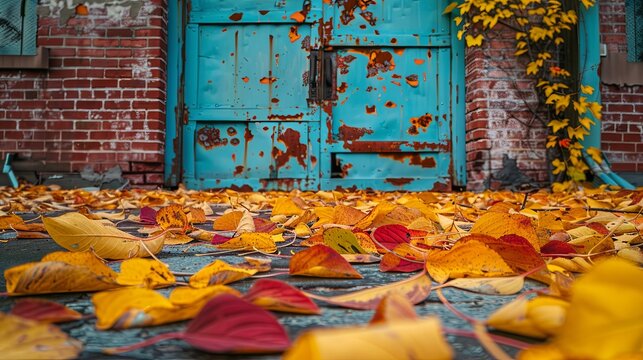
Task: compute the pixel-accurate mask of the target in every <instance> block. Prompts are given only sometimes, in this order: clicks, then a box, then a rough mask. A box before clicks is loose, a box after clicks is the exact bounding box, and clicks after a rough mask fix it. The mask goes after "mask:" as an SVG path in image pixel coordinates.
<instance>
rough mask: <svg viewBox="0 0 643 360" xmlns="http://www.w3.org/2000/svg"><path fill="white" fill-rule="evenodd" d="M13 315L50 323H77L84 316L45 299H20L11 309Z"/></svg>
mask: <svg viewBox="0 0 643 360" xmlns="http://www.w3.org/2000/svg"><path fill="white" fill-rule="evenodd" d="M11 315H16V316H20V317H23V318H26V319H31V320H36V321H43V322H49V323H61V322H67V321H75V320H80V319H82V318H83V315H82V314H81V313H79V312H77V311H74V310H72V309H70V308H68V307H66V306H65V305H62V304H59V303H57V302H53V301H49V300H44V299H20V300H18V302H16V304H15V305H14V306H13V308H12V309H11Z"/></svg>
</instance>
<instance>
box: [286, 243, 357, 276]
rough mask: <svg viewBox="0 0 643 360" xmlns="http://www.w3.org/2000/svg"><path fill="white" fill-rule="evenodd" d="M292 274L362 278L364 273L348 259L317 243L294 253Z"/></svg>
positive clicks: (291, 262) (291, 261) (291, 266)
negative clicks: (358, 270)
mask: <svg viewBox="0 0 643 360" xmlns="http://www.w3.org/2000/svg"><path fill="white" fill-rule="evenodd" d="M290 274H291V275H302V276H317V277H327V278H348V279H361V278H362V275H360V273H358V272H357V270H355V269H354V268H353V267H352V266H351V264H349V263H348V261H346V260H344V258H343V257H342V256H341V255H339V254H338V253H337V252H336V251H335V250H333V249H332V248H330V247H328V246H326V245H315V246H313V247H311V248H310V249H306V250H303V251H300V252H298V253H296V254H295V255H293V257H292V258H291V259H290Z"/></svg>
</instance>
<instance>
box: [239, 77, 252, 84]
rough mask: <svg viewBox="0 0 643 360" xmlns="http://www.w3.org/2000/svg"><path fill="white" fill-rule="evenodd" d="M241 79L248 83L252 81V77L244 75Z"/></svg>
mask: <svg viewBox="0 0 643 360" xmlns="http://www.w3.org/2000/svg"><path fill="white" fill-rule="evenodd" d="M241 80H243V82H244V83H247V82H248V81H250V78H249V77H247V76H244V77H242V78H241Z"/></svg>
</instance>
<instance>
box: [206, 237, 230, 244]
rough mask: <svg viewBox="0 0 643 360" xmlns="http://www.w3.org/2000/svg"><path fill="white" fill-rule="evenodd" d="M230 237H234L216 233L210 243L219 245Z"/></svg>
mask: <svg viewBox="0 0 643 360" xmlns="http://www.w3.org/2000/svg"><path fill="white" fill-rule="evenodd" d="M230 239H232V238H229V237H227V236H223V235H219V234H215V235H214V236H213V237H212V240H211V241H210V243H211V244H212V245H219V244H223V243H224V242H226V241H228V240H230Z"/></svg>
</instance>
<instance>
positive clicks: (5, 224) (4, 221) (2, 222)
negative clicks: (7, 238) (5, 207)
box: [0, 214, 25, 230]
mask: <svg viewBox="0 0 643 360" xmlns="http://www.w3.org/2000/svg"><path fill="white" fill-rule="evenodd" d="M24 223H25V222H24V220H22V218H21V217H20V216H18V215H14V214H10V215H4V216H0V230H11V229H14V226H16V225H22V224H24Z"/></svg>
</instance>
